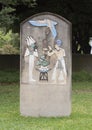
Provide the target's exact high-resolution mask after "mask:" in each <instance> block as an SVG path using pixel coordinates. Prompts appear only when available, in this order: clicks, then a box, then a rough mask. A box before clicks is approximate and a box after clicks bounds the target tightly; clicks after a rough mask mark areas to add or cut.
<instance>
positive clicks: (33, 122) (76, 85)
mask: <svg viewBox="0 0 92 130" xmlns="http://www.w3.org/2000/svg"><path fill="white" fill-rule="evenodd" d="M8 72H9V71H8ZM82 73H84V72H82ZM5 74H6V76H4V75H5ZM2 75H3V77H5V79H4V80H3V78H2V79H1V85H0V130H91V129H92V82H91V81H92V80H90V79H91V75H90V76H89V77H90V78H88V79H87V77H88V74H87V75H86V74H85V75H86V76H87V77H86V76H83V75H82V74H81V75H80V74H79V73H77V78H76V74H74V75H73V87H72V113H71V115H70V116H69V117H56V118H45V117H39V118H32V117H23V116H21V115H20V110H19V109H20V107H19V105H20V103H19V97H20V96H19V92H20V91H19V90H20V88H19V83H18V82H19V73H18V72H15V71H13V72H9V73H7V72H6V71H5V72H4V74H3V72H2ZM9 75H10V76H9ZM12 76H14V77H15V78H14V79H11V77H12ZM7 77H8V80H7ZM79 79H81V80H79ZM86 79H87V80H86ZM16 82H17V83H16Z"/></svg>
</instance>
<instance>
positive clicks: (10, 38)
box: [0, 29, 19, 54]
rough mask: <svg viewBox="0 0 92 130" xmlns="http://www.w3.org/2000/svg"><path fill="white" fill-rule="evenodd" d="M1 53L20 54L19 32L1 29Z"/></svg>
mask: <svg viewBox="0 0 92 130" xmlns="http://www.w3.org/2000/svg"><path fill="white" fill-rule="evenodd" d="M0 47H1V48H0V54H19V34H18V33H13V32H12V30H9V31H8V32H7V33H5V30H4V29H3V30H2V29H1V30H0Z"/></svg>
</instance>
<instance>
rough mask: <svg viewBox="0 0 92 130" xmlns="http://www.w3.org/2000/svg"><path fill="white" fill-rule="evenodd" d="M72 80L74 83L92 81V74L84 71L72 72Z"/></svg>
mask: <svg viewBox="0 0 92 130" xmlns="http://www.w3.org/2000/svg"><path fill="white" fill-rule="evenodd" d="M72 79H73V81H74V82H76V81H79V82H81V81H84V82H85V81H92V74H91V73H88V72H86V71H80V72H74V73H73V75H72Z"/></svg>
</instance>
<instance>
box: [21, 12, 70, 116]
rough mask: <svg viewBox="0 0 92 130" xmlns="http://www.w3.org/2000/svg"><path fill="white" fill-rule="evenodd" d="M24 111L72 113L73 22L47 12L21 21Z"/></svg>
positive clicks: (25, 114) (27, 113) (29, 112)
mask: <svg viewBox="0 0 92 130" xmlns="http://www.w3.org/2000/svg"><path fill="white" fill-rule="evenodd" d="M20 60H21V65H20V68H21V71H20V73H21V74H20V112H21V114H22V115H24V116H33V117H39V116H44V117H50V116H51V117H55V116H69V115H70V113H71V63H72V62H71V23H70V22H69V21H67V20H66V19H65V18H63V17H61V16H59V15H56V14H53V13H49V12H45V13H40V14H36V15H34V16H31V17H30V18H28V19H26V20H25V21H23V22H22V23H21V56H20Z"/></svg>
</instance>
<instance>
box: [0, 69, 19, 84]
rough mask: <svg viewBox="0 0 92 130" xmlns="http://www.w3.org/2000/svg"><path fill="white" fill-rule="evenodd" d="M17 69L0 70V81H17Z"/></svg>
mask: <svg viewBox="0 0 92 130" xmlns="http://www.w3.org/2000/svg"><path fill="white" fill-rule="evenodd" d="M18 82H19V71H18V70H0V83H5V84H6V83H18Z"/></svg>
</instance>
